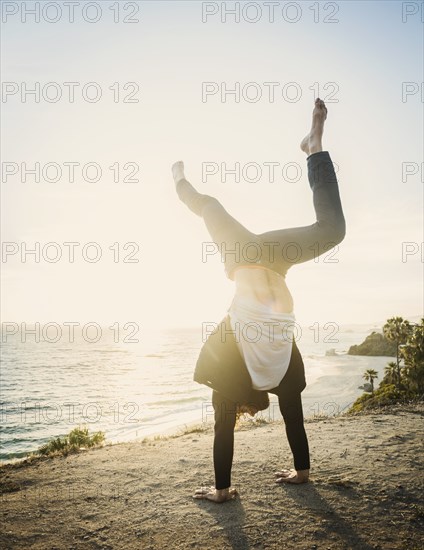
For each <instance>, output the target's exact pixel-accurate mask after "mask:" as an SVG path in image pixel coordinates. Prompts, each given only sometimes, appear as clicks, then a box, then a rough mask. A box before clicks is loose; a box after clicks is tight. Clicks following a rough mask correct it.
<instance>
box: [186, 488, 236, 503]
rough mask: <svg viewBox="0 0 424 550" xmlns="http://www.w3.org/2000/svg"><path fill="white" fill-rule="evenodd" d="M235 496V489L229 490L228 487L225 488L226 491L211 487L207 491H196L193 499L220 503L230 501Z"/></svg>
mask: <svg viewBox="0 0 424 550" xmlns="http://www.w3.org/2000/svg"><path fill="white" fill-rule="evenodd" d="M237 494H238V493H237V490H236V489H231V488H230V487H227V488H226V489H215V487H214V486H213V485H212V486H211V487H209V489H208V488H207V487H201V488H200V489H196V491H195V492H194V495H193V498H202V499H206V500H212V502H218V503H221V502H226V501H227V500H232V499H233V498H235V497H236V495H237Z"/></svg>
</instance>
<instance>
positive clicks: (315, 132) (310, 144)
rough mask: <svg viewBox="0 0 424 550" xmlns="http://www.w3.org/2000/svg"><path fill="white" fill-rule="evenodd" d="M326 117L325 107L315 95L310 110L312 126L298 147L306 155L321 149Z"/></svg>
mask: <svg viewBox="0 0 424 550" xmlns="http://www.w3.org/2000/svg"><path fill="white" fill-rule="evenodd" d="M326 118H327V107H326V106H325V103H324V101H323V100H322V99H320V98H319V97H317V99H316V100H315V107H314V110H313V112H312V127H311V131H310V132H309V134H308V135H306V136H305V137H304V138H303V139H302V141H301V143H300V148H301V149H302V151H303V152H304V153H306V154H307V155H308V156H309V155H312V154H313V153H318V152H319V151H322V134H323V133H324V122H325V119H326Z"/></svg>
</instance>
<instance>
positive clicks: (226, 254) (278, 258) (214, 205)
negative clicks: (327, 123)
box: [177, 151, 346, 279]
mask: <svg viewBox="0 0 424 550" xmlns="http://www.w3.org/2000/svg"><path fill="white" fill-rule="evenodd" d="M307 166H308V180H309V185H310V187H311V189H312V192H313V197H312V199H313V205H314V209H315V214H316V222H315V223H313V224H311V225H305V226H300V227H289V228H286V229H276V230H273V231H267V232H265V233H259V234H255V233H252V232H251V231H249V230H248V229H247V228H246V227H244V226H243V225H242V224H241V223H240V222H239V221H237V220H236V219H235V218H233V216H231V215H230V214H229V213H228V212H227V211H226V210H225V208H224V207H223V206H222V204H221V203H220V202H219V201H218V200H217V199H216V198H215V197H212V196H210V195H204V194H202V193H198V192H197V191H196V189H195V188H194V187H193V186H192V185H191V183H190V182H188V181H187V180H186V179H181V180H179V181H178V183H177V193H178V196H179V198H180V199H181V200H182V201H183V202H184V203H185V204H186V205H187V206H188V207H189V208H190V210H191V211H192V212H194V213H195V214H197V215H198V216H201V217H202V218H203V221H204V222H205V225H206V228H207V230H208V233H209V235H210V236H211V237H212V240H213V241H214V242H215V243H216V244H217V245H218V248H219V250H220V252H221V257H222V261H223V262H224V263H225V271H226V273H227V277H229V278H230V279H233V278H234V270H235V268H236V267H238V266H239V265H246V264H249V263H257V262H258V260H257V256H258V255H259V257H260V260H261V263H262V264H263V265H265V266H267V267H269V268H270V269H272V270H274V271H277V272H278V273H280V275H283V276H285V275H286V273H287V270H288V269H289V268H290V267H292V266H293V265H294V264H299V263H303V262H307V261H310V260H312V259H313V258H316V257H317V256H320V255H321V254H323V253H324V252H327V251H328V250H330V249H331V248H333V247H334V246H336V245H337V244H339V243H340V242H341V241H342V240H343V239H344V237H345V232H346V224H345V219H344V214H343V209H342V204H341V200H340V194H339V186H338V182H337V177H336V173H335V170H334V166H333V162H332V160H331V157H330V154H329V152H328V151H320V152H318V153H313V154H312V155H309V156H308V158H307ZM249 248H250V251H249V252H247V250H248V249H249ZM237 249H238V250H239V251H240V250H246V252H245V253H244V254H241V253H240V252H239V254H238V255H237V254H235V253H234V252H233V251H234V250H237ZM255 250H256V251H258V254H257V255H256V256H255ZM248 254H253V258H252V261H250V260H249V259H248V258H247V255H248ZM237 256H239V257H237Z"/></svg>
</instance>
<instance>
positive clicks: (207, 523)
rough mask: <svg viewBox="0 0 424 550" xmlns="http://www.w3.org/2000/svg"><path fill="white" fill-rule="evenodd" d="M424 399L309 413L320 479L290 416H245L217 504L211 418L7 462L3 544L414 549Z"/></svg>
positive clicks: (420, 530)
mask: <svg viewBox="0 0 424 550" xmlns="http://www.w3.org/2000/svg"><path fill="white" fill-rule="evenodd" d="M423 414H424V405H423V404H415V405H408V406H406V405H403V406H397V407H393V408H392V409H390V410H386V411H384V412H379V413H369V414H361V415H358V416H355V417H347V416H339V417H334V418H319V419H311V420H308V421H307V422H306V430H307V433H308V437H309V444H310V451H311V463H312V469H311V481H310V482H309V483H307V484H303V485H287V484H283V485H277V484H276V483H275V482H274V471H275V470H277V469H281V468H282V467H289V468H291V467H292V466H293V464H292V455H291V452H290V449H289V447H288V443H287V440H286V437H285V433H284V426H283V424H282V423H280V422H273V423H262V424H258V425H253V426H252V423H251V422H250V423H249V422H246V421H245V422H242V423H241V425H240V427H239V428H238V429H237V431H236V434H235V456H234V466H233V487H236V488H237V490H238V491H239V496H238V497H237V498H236V499H235V500H233V501H230V502H226V503H224V504H216V503H213V502H209V501H205V500H194V499H193V498H192V493H193V491H194V489H195V488H198V487H200V486H201V485H207V486H209V485H211V484H213V482H214V478H213V468H212V442H213V425H212V423H208V424H207V425H206V426H204V427H203V428H204V430H203V431H202V432H199V431H192V432H191V433H186V434H184V435H178V436H171V437H169V436H168V437H162V438H157V439H149V440H144V441H139V442H131V443H122V444H117V445H110V446H105V447H102V448H98V449H94V450H90V451H85V452H80V453H78V454H73V455H69V456H67V457H54V458H44V459H37V460H34V461H30V462H26V463H20V464H18V465H5V466H3V467H2V468H1V489H2V512H1V516H2V517H1V519H2V532H1V535H0V546H1V547H2V548H4V549H9V548H13V549H15V548H16V549H18V548H19V549H22V548H38V549H46V548H49V549H53V548H56V549H62V548H67V549H72V548H98V549H101V548H103V549H121V548H122V549H124V548H125V549H128V548H130V549H132V548H134V549H135V548H142V549H168V548H173V549H185V548H196V549H197V548H201V549H210V548H214V549H215V548H217V549H227V548H228V549H230V548H232V549H248V548H254V549H262V548H264V549H265V548H275V549H276V548H279V549H281V548H287V549H292V548H293V549H295V548H296V549H310V550H312V549H332V550H333V549H355V550H367V549H405V550H414V549H415V550H418V549H421V548H423V546H424V508H423V502H422V500H421V499H422V491H423V475H422V472H423V462H424V460H423V456H424V454H423V441H424V424H423V421H422V416H423Z"/></svg>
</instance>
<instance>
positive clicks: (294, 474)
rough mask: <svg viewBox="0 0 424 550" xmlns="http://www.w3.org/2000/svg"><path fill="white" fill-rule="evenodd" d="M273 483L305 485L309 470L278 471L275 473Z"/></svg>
mask: <svg viewBox="0 0 424 550" xmlns="http://www.w3.org/2000/svg"><path fill="white" fill-rule="evenodd" d="M275 476H276V478H277V479H276V480H275V483H307V482H308V481H309V470H293V469H292V470H280V471H279V472H275Z"/></svg>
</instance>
